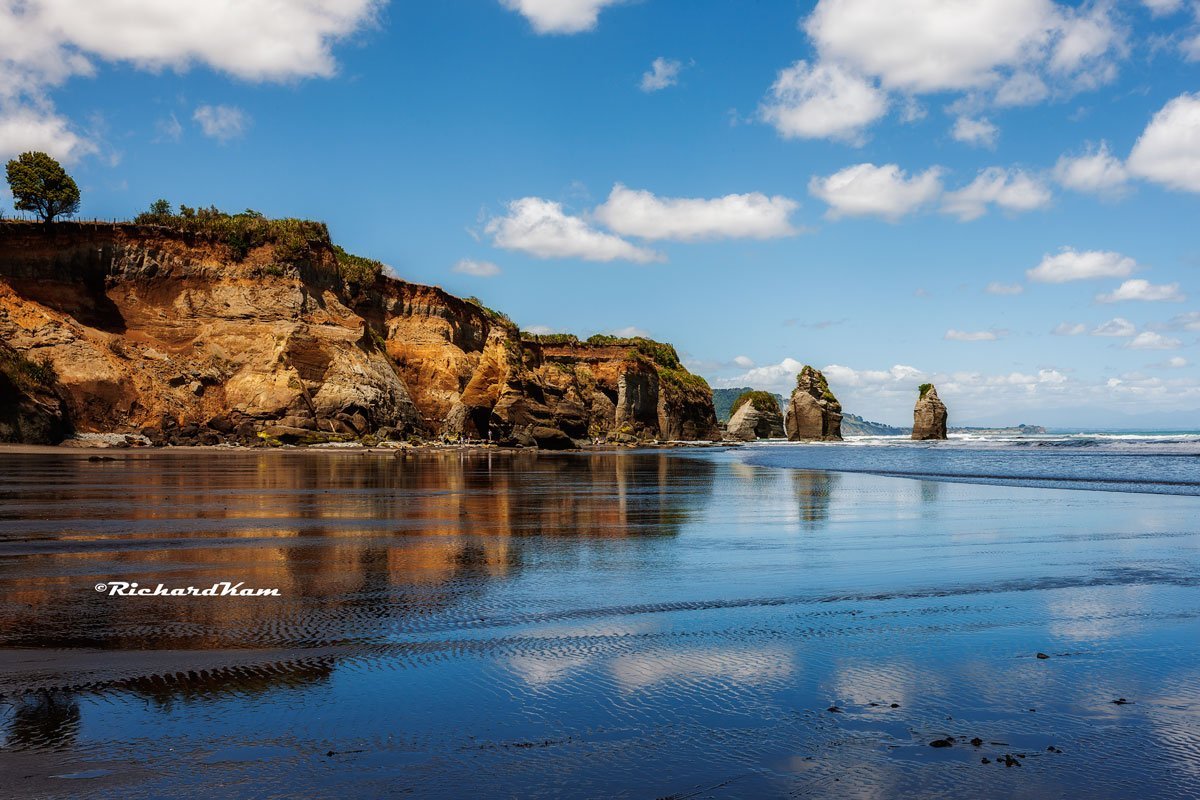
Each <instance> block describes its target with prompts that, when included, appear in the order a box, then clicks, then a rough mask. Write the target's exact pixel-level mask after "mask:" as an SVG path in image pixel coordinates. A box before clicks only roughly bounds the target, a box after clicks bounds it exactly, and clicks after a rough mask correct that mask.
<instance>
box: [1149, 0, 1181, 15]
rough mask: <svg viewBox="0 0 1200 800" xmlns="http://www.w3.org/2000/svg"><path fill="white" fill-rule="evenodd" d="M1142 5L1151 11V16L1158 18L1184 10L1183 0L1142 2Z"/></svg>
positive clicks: (1150, 0)
mask: <svg viewBox="0 0 1200 800" xmlns="http://www.w3.org/2000/svg"><path fill="white" fill-rule="evenodd" d="M1142 5H1144V6H1145V7H1146V8H1148V9H1150V13H1151V14H1153V15H1154V16H1156V17H1158V16H1163V15H1165V14H1174V13H1175V12H1176V11H1178V10H1179V9H1181V8H1183V0H1142Z"/></svg>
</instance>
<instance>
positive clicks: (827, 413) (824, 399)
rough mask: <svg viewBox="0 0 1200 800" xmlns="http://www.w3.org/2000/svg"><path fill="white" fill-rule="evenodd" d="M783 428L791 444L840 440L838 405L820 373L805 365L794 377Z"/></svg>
mask: <svg viewBox="0 0 1200 800" xmlns="http://www.w3.org/2000/svg"><path fill="white" fill-rule="evenodd" d="M784 426H785V428H786V429H787V437H788V439H789V440H791V441H793V442H799V441H804V440H822V441H841V439H842V404H841V403H839V402H838V400H837V398H836V397H834V396H833V392H831V391H829V382H828V381H826V380H825V376H824V375H822V374H821V371H820V370H818V369H813V368H812V367H810V366H807V365H806V366H805V367H804V369H802V370H801V371H800V374H799V375H797V376H796V388H795V389H793V390H792V396H791V399H790V400H789V401H788V406H787V415H786V417H785V418H784Z"/></svg>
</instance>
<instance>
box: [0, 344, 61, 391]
mask: <svg viewBox="0 0 1200 800" xmlns="http://www.w3.org/2000/svg"><path fill="white" fill-rule="evenodd" d="M0 374H3V375H7V376H8V379H9V380H10V381H12V383H13V385H15V386H16V387H17V388H18V389H22V390H24V391H27V392H30V391H37V390H45V389H50V388H52V387H53V386H54V382H55V380H56V379H57V377H58V376H57V375H55V374H54V365H53V364H51V363H50V361H49V360H47V359H43V360H41V361H32V360H30V359H29V358H26V357H25V356H24V355H22V354H21V353H19V352H17V351H16V350H12V349H9V348H8V347H5V348H3V349H0Z"/></svg>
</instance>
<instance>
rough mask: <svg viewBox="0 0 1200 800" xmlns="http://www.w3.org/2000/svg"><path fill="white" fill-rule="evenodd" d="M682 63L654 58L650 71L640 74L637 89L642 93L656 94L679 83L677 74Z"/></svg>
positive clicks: (681, 68) (680, 69)
mask: <svg viewBox="0 0 1200 800" xmlns="http://www.w3.org/2000/svg"><path fill="white" fill-rule="evenodd" d="M682 70H683V63H682V62H679V61H675V60H674V59H670V58H662V57H659V58H656V59H654V61H652V62H651V63H650V70H649V71H648V72H644V73H642V82H641V84H639V87H640V88H641V90H642V91H643V92H657V91H661V90H663V89H666V88H668V87H670V86H674V85H675V84H677V83H679V73H680V72H681V71H682Z"/></svg>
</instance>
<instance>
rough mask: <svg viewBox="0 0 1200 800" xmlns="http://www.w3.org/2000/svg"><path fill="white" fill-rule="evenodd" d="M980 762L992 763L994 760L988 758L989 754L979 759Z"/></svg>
mask: <svg viewBox="0 0 1200 800" xmlns="http://www.w3.org/2000/svg"><path fill="white" fill-rule="evenodd" d="M979 763H980V764H990V763H992V760H991V759H990V758H988V757H987V756H984V757H983V758H981V759H979Z"/></svg>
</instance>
